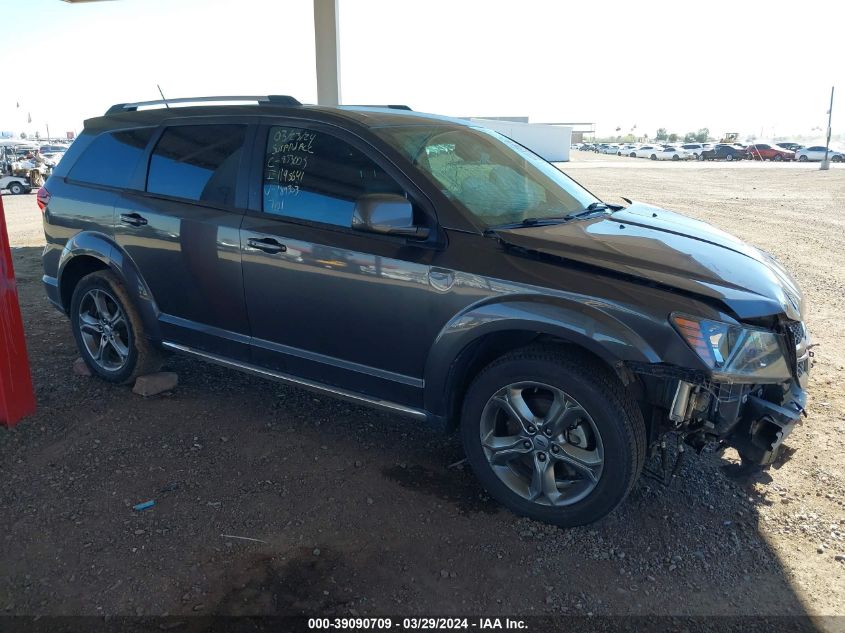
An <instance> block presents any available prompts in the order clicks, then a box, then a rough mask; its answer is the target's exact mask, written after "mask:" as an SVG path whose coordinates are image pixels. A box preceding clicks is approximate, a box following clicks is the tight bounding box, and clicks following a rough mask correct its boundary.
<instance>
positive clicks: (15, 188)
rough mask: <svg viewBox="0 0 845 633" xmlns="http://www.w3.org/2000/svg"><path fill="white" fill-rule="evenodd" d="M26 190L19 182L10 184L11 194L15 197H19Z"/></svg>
mask: <svg viewBox="0 0 845 633" xmlns="http://www.w3.org/2000/svg"><path fill="white" fill-rule="evenodd" d="M25 189H26V188H25V187H24V186H23V185H22V184H21V183H19V182H11V183H9V193H10V194H12V195H14V196H19V195H20V194H22V193H23V192H24V190H25Z"/></svg>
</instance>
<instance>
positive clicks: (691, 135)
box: [684, 132, 697, 143]
mask: <svg viewBox="0 0 845 633" xmlns="http://www.w3.org/2000/svg"><path fill="white" fill-rule="evenodd" d="M695 140H697V139H696V138H695V132H687V133H686V134H684V143H692V142H693V141H695Z"/></svg>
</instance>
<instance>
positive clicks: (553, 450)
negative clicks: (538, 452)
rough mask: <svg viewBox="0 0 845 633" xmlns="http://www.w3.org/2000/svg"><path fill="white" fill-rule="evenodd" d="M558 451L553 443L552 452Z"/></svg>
mask: <svg viewBox="0 0 845 633" xmlns="http://www.w3.org/2000/svg"><path fill="white" fill-rule="evenodd" d="M559 452H560V449H559V448H558V447H557V446H555V445H554V444H552V453H559Z"/></svg>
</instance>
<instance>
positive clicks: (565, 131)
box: [470, 118, 572, 162]
mask: <svg viewBox="0 0 845 633" xmlns="http://www.w3.org/2000/svg"><path fill="white" fill-rule="evenodd" d="M470 121H472V122H473V123H477V124H478V125H482V126H484V127H487V128H490V129H491V130H495V131H496V132H499V133H500V134H504V135H505V136H508V137H510V138H512V139H513V140H515V141H516V142H517V143H519V144H520V145H525V147H527V148H528V149H530V150H531V151H532V152H534V153H536V154H539V155H540V156H542V157H543V158H545V159H546V160H548V161H552V162H566V161H568V160H569V146H570V145H572V127H571V126H568V125H545V124H543V123H516V122H513V121H499V120H495V119H478V118H471V119H470Z"/></svg>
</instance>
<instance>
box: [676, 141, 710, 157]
mask: <svg viewBox="0 0 845 633" xmlns="http://www.w3.org/2000/svg"><path fill="white" fill-rule="evenodd" d="M712 147H713V145H712V144H710V143H684V144H683V145H681V149H684V150H686V151H688V152H689V153H690V154H692V157H693V158H695V159H696V160H697V159H698V157H699V156H700V155H701V152H703V151H704V150H706V149H711V148H712Z"/></svg>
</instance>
